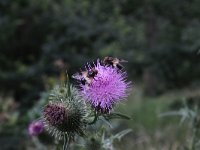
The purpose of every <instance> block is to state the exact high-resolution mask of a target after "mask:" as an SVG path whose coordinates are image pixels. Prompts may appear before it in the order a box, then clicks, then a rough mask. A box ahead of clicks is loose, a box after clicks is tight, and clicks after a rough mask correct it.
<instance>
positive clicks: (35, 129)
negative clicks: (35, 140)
mask: <svg viewBox="0 0 200 150" xmlns="http://www.w3.org/2000/svg"><path fill="white" fill-rule="evenodd" d="M43 130H44V124H43V122H42V121H40V120H39V121H33V122H31V123H30V124H29V127H28V133H29V135H30V136H36V135H39V134H40V133H42V132H43Z"/></svg>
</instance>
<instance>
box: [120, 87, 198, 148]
mask: <svg viewBox="0 0 200 150" xmlns="http://www.w3.org/2000/svg"><path fill="white" fill-rule="evenodd" d="M199 93H200V92H199V89H195V90H194V89H192V90H190V89H181V90H174V91H169V92H167V93H165V94H163V95H160V96H157V97H148V96H144V95H143V90H142V88H139V87H137V88H135V89H134V91H133V93H132V94H131V95H130V97H129V100H128V101H127V102H125V103H124V104H122V105H120V107H118V108H117V110H118V111H120V112H122V113H125V114H127V115H129V116H131V118H132V119H131V120H128V121H122V122H121V126H120V129H119V130H122V128H123V129H125V128H131V129H133V132H132V133H131V134H129V135H127V136H126V137H125V138H124V139H123V140H122V142H121V143H123V146H122V145H121V144H120V143H118V144H117V147H118V148H119V149H124V147H125V145H126V150H132V149H134V150H151V149H152V150H161V149H162V150H176V149H182V148H183V145H184V144H187V142H188V139H190V131H189V128H188V124H187V122H186V123H183V124H181V125H180V117H178V116H171V117H159V115H160V114H162V113H164V112H167V111H170V106H171V105H172V104H173V103H174V101H175V100H177V99H179V100H181V99H184V98H187V97H191V96H195V95H198V94H199ZM183 143H184V144H183Z"/></svg>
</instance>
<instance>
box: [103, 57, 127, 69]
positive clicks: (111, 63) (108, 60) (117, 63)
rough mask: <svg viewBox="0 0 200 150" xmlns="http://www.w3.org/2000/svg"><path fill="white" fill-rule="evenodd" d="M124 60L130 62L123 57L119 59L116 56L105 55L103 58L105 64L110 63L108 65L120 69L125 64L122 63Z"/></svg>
mask: <svg viewBox="0 0 200 150" xmlns="http://www.w3.org/2000/svg"><path fill="white" fill-rule="evenodd" d="M123 62H128V61H126V60H123V59H118V58H116V57H115V58H114V57H109V56H107V57H105V58H104V59H103V64H104V65H108V66H112V67H115V68H118V69H119V70H121V69H123V68H124V67H123V65H122V64H121V63H123Z"/></svg>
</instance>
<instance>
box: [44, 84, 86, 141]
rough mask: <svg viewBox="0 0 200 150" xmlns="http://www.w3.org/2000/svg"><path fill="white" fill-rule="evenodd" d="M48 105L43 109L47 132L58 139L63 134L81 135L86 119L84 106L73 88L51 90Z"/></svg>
mask: <svg viewBox="0 0 200 150" xmlns="http://www.w3.org/2000/svg"><path fill="white" fill-rule="evenodd" d="M49 99H50V101H49V103H48V104H47V105H46V106H45V107H44V109H43V118H44V122H45V127H46V128H47V130H48V131H49V132H50V133H52V134H53V135H55V136H56V137H58V138H59V139H60V138H61V137H62V136H63V133H67V134H68V135H71V136H74V135H75V133H77V134H79V135H83V129H84V126H85V121H84V120H85V117H86V114H87V113H86V105H85V103H84V101H83V100H82V98H81V96H80V95H79V93H78V91H77V90H76V89H75V88H74V87H72V86H71V87H70V95H69V93H68V89H67V87H56V88H55V89H54V90H52V92H51V94H50V97H49Z"/></svg>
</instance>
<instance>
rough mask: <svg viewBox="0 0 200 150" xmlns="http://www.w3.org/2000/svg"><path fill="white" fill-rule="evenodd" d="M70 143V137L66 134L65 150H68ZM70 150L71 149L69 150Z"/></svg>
mask: <svg viewBox="0 0 200 150" xmlns="http://www.w3.org/2000/svg"><path fill="white" fill-rule="evenodd" d="M69 142H70V136H67V134H66V133H64V144H63V150H67V149H68V147H69ZM68 150H69V149H68Z"/></svg>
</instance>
